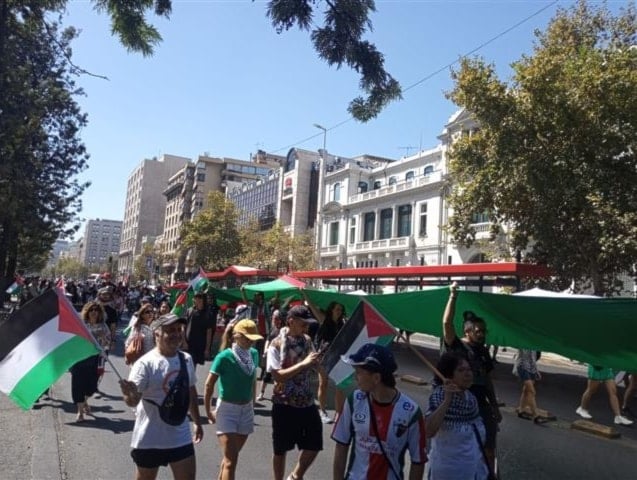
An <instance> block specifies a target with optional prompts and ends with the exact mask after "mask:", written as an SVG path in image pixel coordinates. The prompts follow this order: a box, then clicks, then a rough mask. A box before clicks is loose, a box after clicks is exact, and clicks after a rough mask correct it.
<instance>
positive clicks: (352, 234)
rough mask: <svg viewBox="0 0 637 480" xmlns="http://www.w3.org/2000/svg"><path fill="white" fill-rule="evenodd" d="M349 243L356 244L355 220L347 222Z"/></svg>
mask: <svg viewBox="0 0 637 480" xmlns="http://www.w3.org/2000/svg"><path fill="white" fill-rule="evenodd" d="M349 243H356V219H355V218H351V219H350V221H349Z"/></svg>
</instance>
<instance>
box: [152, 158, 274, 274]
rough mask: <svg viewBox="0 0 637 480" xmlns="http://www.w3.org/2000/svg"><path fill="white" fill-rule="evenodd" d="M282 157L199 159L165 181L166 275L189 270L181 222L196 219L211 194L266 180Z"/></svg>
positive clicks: (164, 239) (163, 248)
mask: <svg viewBox="0 0 637 480" xmlns="http://www.w3.org/2000/svg"><path fill="white" fill-rule="evenodd" d="M282 160H283V157H280V156H277V155H270V154H266V153H265V152H262V151H259V152H257V154H256V155H254V156H252V158H251V161H246V160H239V159H235V158H227V157H211V156H209V155H208V154H204V155H200V156H199V157H198V159H197V162H196V163H193V162H189V163H187V164H186V165H184V166H183V167H182V168H181V169H180V170H179V171H177V172H176V173H175V174H174V175H173V176H171V177H170V178H169V179H168V182H167V185H166V187H165V188H164V191H163V194H164V196H165V198H166V211H165V219H164V228H163V234H162V239H161V244H162V253H164V254H165V255H166V262H165V263H164V265H163V268H164V269H165V270H166V271H167V272H168V273H173V272H177V273H183V272H185V271H189V270H190V267H191V266H190V265H188V256H187V255H186V254H185V253H184V252H183V251H182V250H181V245H180V242H181V229H182V227H183V225H184V223H185V222H188V221H190V220H191V219H193V218H195V217H196V216H197V213H198V212H199V211H200V210H201V209H202V208H204V207H205V201H206V197H207V196H208V193H209V192H211V191H220V192H223V193H224V194H226V195H227V193H228V192H230V191H234V190H236V189H239V190H241V188H242V186H243V185H248V184H250V185H251V184H253V183H255V182H258V181H260V180H261V179H263V178H267V177H268V175H269V174H270V172H271V171H273V170H277V169H279V168H280V165H281V162H282Z"/></svg>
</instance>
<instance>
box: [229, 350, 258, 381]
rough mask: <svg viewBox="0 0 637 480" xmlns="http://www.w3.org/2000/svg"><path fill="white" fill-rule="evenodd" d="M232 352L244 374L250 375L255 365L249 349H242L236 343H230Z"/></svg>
mask: <svg viewBox="0 0 637 480" xmlns="http://www.w3.org/2000/svg"><path fill="white" fill-rule="evenodd" d="M232 353H233V354H234V356H235V358H236V359H237V363H238V364H239V366H240V367H241V369H242V370H243V371H244V372H245V373H246V375H248V376H251V375H252V374H253V373H254V370H255V365H254V361H253V360H252V355H251V354H250V349H247V350H245V349H243V348H241V347H240V346H239V345H238V344H236V343H233V344H232Z"/></svg>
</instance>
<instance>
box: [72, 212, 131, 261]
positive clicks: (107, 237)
mask: <svg viewBox="0 0 637 480" xmlns="http://www.w3.org/2000/svg"><path fill="white" fill-rule="evenodd" d="M121 233H122V221H121V220H106V219H99V218H96V219H91V220H88V221H87V222H86V226H85V227H84V236H83V237H82V244H83V248H82V256H81V257H80V262H82V263H83V264H84V265H86V266H87V267H89V268H98V267H100V266H103V265H106V264H107V263H108V261H109V258H110V259H111V260H115V259H116V258H117V256H118V255H119V244H120V237H121Z"/></svg>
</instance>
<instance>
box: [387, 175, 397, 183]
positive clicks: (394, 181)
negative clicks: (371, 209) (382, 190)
mask: <svg viewBox="0 0 637 480" xmlns="http://www.w3.org/2000/svg"><path fill="white" fill-rule="evenodd" d="M396 182H397V180H396V177H395V176H393V175H392V176H391V177H389V181H388V182H387V184H388V185H396Z"/></svg>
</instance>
